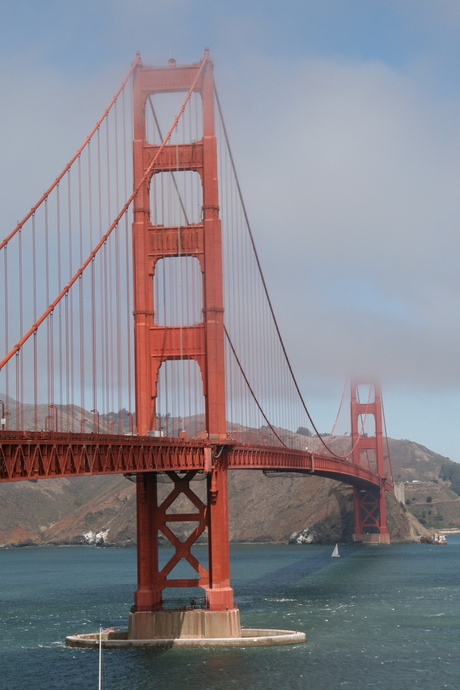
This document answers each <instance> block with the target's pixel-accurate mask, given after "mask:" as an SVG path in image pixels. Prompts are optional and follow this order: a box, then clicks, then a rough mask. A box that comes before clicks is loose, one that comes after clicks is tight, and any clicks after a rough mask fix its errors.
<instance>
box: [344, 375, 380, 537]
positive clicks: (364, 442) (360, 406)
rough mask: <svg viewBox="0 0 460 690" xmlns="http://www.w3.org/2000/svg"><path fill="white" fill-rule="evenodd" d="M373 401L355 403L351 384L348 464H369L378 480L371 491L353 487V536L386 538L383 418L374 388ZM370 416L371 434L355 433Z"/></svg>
mask: <svg viewBox="0 0 460 690" xmlns="http://www.w3.org/2000/svg"><path fill="white" fill-rule="evenodd" d="M372 388H373V391H374V398H373V399H370V400H368V401H367V402H365V403H363V402H359V401H358V397H357V389H358V383H357V382H352V384H351V442H352V448H353V452H352V461H353V464H354V465H356V466H357V467H360V466H363V464H364V463H365V462H366V461H367V462H368V463H369V461H371V462H373V464H374V468H373V470H374V472H375V474H376V476H377V477H378V478H379V483H378V485H377V486H374V487H372V488H363V487H355V489H354V517H355V526H354V534H355V535H362V534H383V535H387V534H388V528H387V519H386V505H385V490H386V489H387V480H386V477H385V466H384V454H383V415H382V399H381V394H380V387H379V386H378V385H376V384H374V386H373V387H371V390H372ZM366 416H370V417H372V418H373V420H374V425H375V433H374V435H372V436H368V435H365V434H363V433H362V430H360V429H359V420H360V418H362V417H366Z"/></svg>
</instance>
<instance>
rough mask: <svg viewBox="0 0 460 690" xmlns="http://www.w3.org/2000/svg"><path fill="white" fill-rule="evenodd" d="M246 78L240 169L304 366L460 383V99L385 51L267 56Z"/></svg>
mask: <svg viewBox="0 0 460 690" xmlns="http://www.w3.org/2000/svg"><path fill="white" fill-rule="evenodd" d="M253 64H254V63H253ZM251 83H252V84H258V88H257V96H256V97H254V96H253V97H252V98H251V95H250V93H249V90H248V91H246V88H247V84H251ZM244 89H245V91H244V93H243V94H241V93H240V95H239V98H238V103H237V105H235V106H234V107H233V110H232V113H231V116H230V117H231V118H233V119H234V120H236V121H237V122H238V125H239V126H238V133H242V137H241V138H242V142H241V141H240V143H238V142H237V143H236V148H237V156H236V157H237V162H238V168H239V169H240V171H241V178H242V187H243V190H245V195H246V197H247V203H248V207H249V210H250V217H251V220H252V224H253V230H254V233H255V235H256V241H257V244H258V247H259V249H260V252H261V255H262V258H263V265H264V268H265V273H266V276H267V280H268V284H269V286H270V287H271V288H272V290H271V291H272V293H273V296H274V300H275V304H276V309H277V313H278V314H280V320H281V322H282V329H283V333H285V334H286V337H287V339H288V341H289V344H290V349H291V351H293V352H294V353H295V359H296V364H297V365H298V366H300V368H301V371H302V370H303V372H304V375H306V376H308V369H309V368H310V369H314V371H315V373H316V374H318V371H321V373H322V374H323V375H324V376H331V377H336V376H338V375H339V374H340V373H341V372H342V373H343V374H344V375H345V374H347V373H349V372H351V371H359V369H360V368H361V369H362V370H363V371H364V372H368V371H370V370H373V371H374V372H375V373H377V374H379V375H380V376H382V377H383V378H387V379H389V380H391V381H393V382H394V381H395V380H398V381H400V382H401V383H403V382H407V383H411V384H413V385H418V386H422V387H428V388H431V387H433V386H445V385H451V384H452V383H453V380H452V377H454V379H455V383H456V384H458V383H459V382H460V381H459V376H460V375H459V374H458V373H454V372H458V367H457V364H456V363H457V352H456V350H457V343H458V338H459V335H460V333H459V327H458V325H457V320H456V319H455V318H454V317H453V313H454V312H453V311H452V309H453V307H454V305H455V303H456V299H457V295H458V294H459V288H460V278H459V276H458V271H457V268H456V265H457V257H458V255H459V250H460V237H459V235H458V233H457V232H456V227H457V223H458V221H457V218H458V215H459V210H460V209H459V202H458V195H457V193H456V191H455V190H456V189H457V188H458V186H459V183H460V169H459V166H458V153H459V152H458V144H457V142H458V141H459V137H458V135H459V126H458V124H457V123H458V121H459V118H458V115H459V114H460V112H459V111H460V103H459V102H458V101H456V100H451V101H450V100H446V99H444V100H443V101H439V100H438V101H434V100H433V99H432V98H431V97H430V95H429V94H427V93H426V92H424V84H423V83H420V82H417V80H416V79H415V77H414V75H411V74H408V73H404V72H402V71H397V70H395V69H392V68H390V67H388V66H385V65H383V64H381V63H378V62H370V63H362V62H352V61H350V62H344V61H340V62H339V61H334V60H313V59H312V60H304V61H302V62H301V63H289V64H288V63H285V64H284V65H280V63H277V64H276V65H272V64H270V65H267V63H265V66H264V67H263V68H262V69H260V64H259V65H256V66H253V67H252V68H250V69H249V68H248V75H246V81H245V83H244ZM249 104H250V108H249ZM230 129H231V125H230ZM427 362H429V363H430V365H429V366H427Z"/></svg>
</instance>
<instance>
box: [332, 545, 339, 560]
mask: <svg viewBox="0 0 460 690" xmlns="http://www.w3.org/2000/svg"><path fill="white" fill-rule="evenodd" d="M331 558H340V554H339V546H338V544H336V545H335V546H334V551H333V552H332V553H331Z"/></svg>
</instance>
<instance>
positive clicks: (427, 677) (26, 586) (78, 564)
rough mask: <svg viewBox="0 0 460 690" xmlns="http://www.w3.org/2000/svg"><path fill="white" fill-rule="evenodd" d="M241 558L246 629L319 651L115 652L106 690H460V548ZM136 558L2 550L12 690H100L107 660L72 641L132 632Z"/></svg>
mask: <svg viewBox="0 0 460 690" xmlns="http://www.w3.org/2000/svg"><path fill="white" fill-rule="evenodd" d="M331 550H332V549H331V547H326V546H288V545H284V546H282V545H278V546H271V545H241V546H234V547H232V583H233V587H234V590H235V597H236V601H237V604H238V606H239V608H240V611H241V619H242V623H243V625H244V626H246V627H273V628H288V629H292V630H303V631H305V632H306V633H307V638H308V639H307V643H306V644H302V645H293V646H286V647H267V648H264V647H260V648H239V649H215V650H213V649H201V650H198V649H193V650H192V649H191V650H184V649H182V650H165V651H161V650H153V649H150V650H149V649H131V650H129V649H126V650H118V651H117V650H106V651H104V656H103V659H104V687H106V688H111V689H114V688H116V689H120V690H121V689H122V688H123V689H124V688H129V689H132V690H147V689H150V688H152V690H153V689H162V690H176V689H179V688H181V689H182V688H183V689H184V690H195V689H196V690H198V689H199V690H206V689H207V688H209V689H211V688H212V689H214V688H216V689H222V690H223V689H225V690H227V689H228V688H244V689H245V690H258V689H260V690H262V689H263V690H271V689H273V690H280V689H281V688H289V689H291V688H292V689H296V688H310V689H311V690H331V689H333V688H353V689H354V690H355V689H356V688H384V689H385V690H388V689H391V690H400V689H401V690H403V689H404V690H407V689H408V688H426V689H428V688H429V689H430V690H433V689H434V690H437V689H438V688H452V689H453V688H455V689H458V688H459V687H460V660H459V658H458V654H457V647H458V636H459V628H460V596H459V591H458V563H459V556H460V537H458V536H457V537H450V538H449V544H448V545H447V546H429V545H422V544H407V545H394V546H390V547H385V546H381V547H378V546H367V547H363V546H359V545H354V546H351V545H349V546H343V547H342V548H341V554H342V557H341V558H340V559H331V557H330V554H331ZM135 580H136V573H135V551H134V550H132V549H96V548H84V547H82V548H79V547H78V548H41V549H38V548H27V549H9V550H0V582H1V590H0V607H1V609H0V610H1V619H0V641H1V659H2V663H1V666H0V688H1V689H2V690H3V689H5V690H25V689H26V688H33V689H34V690H51V689H53V688H59V689H61V688H66V689H67V688H71V689H72V690H80V688H81V689H82V690H83V689H84V690H87V689H89V688H97V678H98V654H97V652H95V651H94V650H83V649H73V648H66V647H65V646H64V639H65V636H66V635H68V634H71V633H74V632H90V631H96V630H98V629H99V626H100V625H102V626H107V625H116V626H123V627H125V626H126V622H127V617H128V611H129V608H130V606H131V603H132V598H133V591H134V589H135V586H136V585H135Z"/></svg>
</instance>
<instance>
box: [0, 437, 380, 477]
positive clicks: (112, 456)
mask: <svg viewBox="0 0 460 690" xmlns="http://www.w3.org/2000/svg"><path fill="white" fill-rule="evenodd" d="M0 439H1V443H0V482H9V481H21V480H26V481H27V480H31V479H51V478H53V477H78V476H82V475H99V474H130V473H133V474H138V473H142V472H170V471H171V472H184V471H189V470H190V471H202V472H206V473H210V470H211V467H212V463H213V462H214V464H215V463H216V456H219V455H220V454H221V452H222V451H223V449H225V452H226V453H227V462H228V469H234V470H235V469H245V470H251V469H252V470H280V471H293V472H307V473H309V474H317V475H318V476H320V477H330V478H331V479H336V480H337V481H342V482H346V483H348V484H352V485H353V484H355V485H358V486H362V487H363V488H368V489H370V488H372V487H375V488H378V487H380V485H381V483H382V482H381V479H380V477H379V476H378V475H376V474H375V473H374V472H372V471H370V470H368V469H367V468H365V467H361V466H360V465H355V464H354V463H353V462H348V461H346V460H343V459H340V458H337V457H335V456H328V455H322V454H321V455H320V454H317V453H310V452H308V451H302V450H292V449H289V448H280V447H279V446H278V447H270V446H255V445H249V444H238V443H234V442H232V441H226V442H225V443H223V444H222V443H221V444H219V443H212V442H210V441H209V440H189V439H178V438H153V437H150V436H146V437H138V436H120V435H113V436H112V435H111V436H109V435H104V434H98V435H97V436H96V435H95V434H64V433H52V432H40V431H37V432H33V431H30V432H24V431H18V432H13V431H3V432H0ZM384 488H385V490H387V491H390V490H392V484H391V482H390V481H389V480H388V479H385V481H384Z"/></svg>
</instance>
